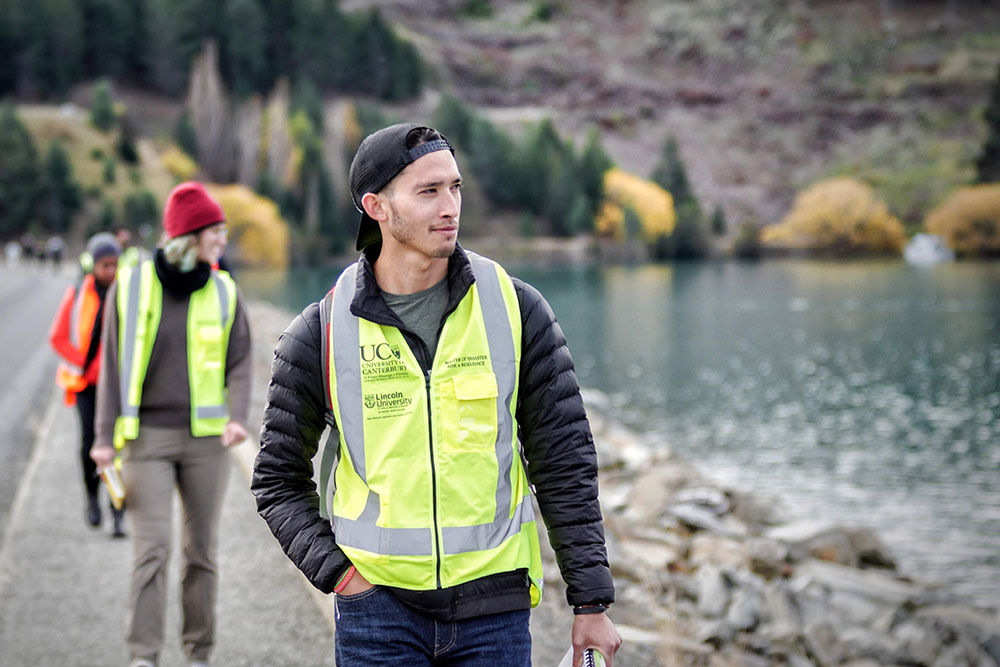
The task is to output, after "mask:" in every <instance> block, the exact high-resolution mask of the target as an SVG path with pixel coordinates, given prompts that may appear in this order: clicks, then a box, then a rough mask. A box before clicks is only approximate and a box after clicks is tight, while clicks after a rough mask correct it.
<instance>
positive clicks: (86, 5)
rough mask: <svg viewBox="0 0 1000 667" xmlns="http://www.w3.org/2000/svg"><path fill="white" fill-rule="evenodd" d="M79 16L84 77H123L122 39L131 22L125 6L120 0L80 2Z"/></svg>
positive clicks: (124, 68)
mask: <svg viewBox="0 0 1000 667" xmlns="http://www.w3.org/2000/svg"><path fill="white" fill-rule="evenodd" d="M135 4H136V5H139V4H142V3H138V2H137V3H135ZM80 15H81V21H82V26H83V27H82V34H83V45H82V49H83V50H82V66H83V74H84V76H87V77H89V78H97V77H100V76H113V77H118V76H121V75H123V74H124V73H125V70H126V64H125V48H126V46H125V39H126V38H127V36H128V34H129V30H130V28H131V19H132V17H131V16H130V14H129V8H128V6H126V5H124V4H123V3H122V0H81V1H80Z"/></svg>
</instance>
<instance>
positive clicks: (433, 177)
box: [380, 150, 462, 259]
mask: <svg viewBox="0 0 1000 667" xmlns="http://www.w3.org/2000/svg"><path fill="white" fill-rule="evenodd" d="M381 195H382V197H383V201H384V203H385V210H386V213H387V216H388V218H387V219H386V220H385V221H384V222H382V223H381V224H380V226H381V227H382V249H383V251H385V250H391V249H393V246H396V247H397V248H398V249H405V250H410V251H415V252H417V253H419V254H422V255H424V256H426V257H430V258H439V259H440V258H447V257H450V256H451V254H452V252H454V250H455V242H456V241H457V240H458V218H459V215H460V214H461V212H462V174H461V173H459V171H458V164H457V163H456V162H455V158H454V156H452V154H451V151H444V150H442V151H435V152H433V153H428V154H427V155H425V156H423V157H421V158H419V159H417V160H416V161H415V162H413V163H411V164H409V165H407V167H406V168H405V169H404V170H403V171H401V172H400V173H399V175H397V176H396V178H394V179H393V180H392V182H391V183H390V184H389V186H388V187H387V188H386V189H385V190H383V191H382V193H381Z"/></svg>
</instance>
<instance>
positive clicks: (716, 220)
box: [710, 205, 728, 236]
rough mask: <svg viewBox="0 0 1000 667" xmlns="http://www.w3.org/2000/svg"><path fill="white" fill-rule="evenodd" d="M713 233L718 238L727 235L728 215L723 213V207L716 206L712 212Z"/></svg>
mask: <svg viewBox="0 0 1000 667" xmlns="http://www.w3.org/2000/svg"><path fill="white" fill-rule="evenodd" d="M710 226H711V228H712V233H713V234H715V235H716V236H722V235H723V234H725V233H726V227H727V226H728V225H727V224H726V214H725V213H724V212H723V210H722V207H721V206H718V205H717V206H716V207H715V209H714V210H713V211H712V222H711V225H710Z"/></svg>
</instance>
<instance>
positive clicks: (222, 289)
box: [212, 271, 229, 331]
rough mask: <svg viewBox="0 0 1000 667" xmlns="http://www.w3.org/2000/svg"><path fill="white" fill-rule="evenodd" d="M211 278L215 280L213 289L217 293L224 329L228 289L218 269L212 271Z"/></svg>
mask: <svg viewBox="0 0 1000 667" xmlns="http://www.w3.org/2000/svg"><path fill="white" fill-rule="evenodd" d="M212 278H213V280H215V289H216V291H218V293H219V312H220V313H221V314H222V330H223V331H225V330H226V321H227V320H228V319H229V290H227V289H226V281H225V280H223V279H222V276H220V275H219V272H218V271H212Z"/></svg>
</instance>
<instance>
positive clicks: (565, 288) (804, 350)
mask: <svg viewBox="0 0 1000 667" xmlns="http://www.w3.org/2000/svg"><path fill="white" fill-rule="evenodd" d="M508 269H509V270H510V272H511V273H512V274H514V275H517V276H519V277H521V278H523V279H525V280H527V281H529V282H531V283H532V284H534V285H535V286H536V287H538V288H539V289H540V290H541V291H542V293H543V294H545V296H546V298H547V299H548V300H549V302H550V304H551V305H552V307H553V309H554V310H555V312H556V315H557V317H558V318H559V321H560V323H561V325H562V327H563V330H564V331H565V333H566V337H567V339H568V340H569V343H570V349H571V351H572V353H573V357H574V360H575V361H576V364H577V372H578V376H579V378H580V382H581V385H583V386H585V387H592V388H595V389H599V390H601V391H603V392H605V393H607V394H608V395H609V396H610V398H611V402H612V405H613V406H614V407H615V415H616V416H617V417H618V418H619V419H621V420H622V421H623V422H625V423H626V424H628V425H630V426H632V427H633V428H635V429H638V430H640V431H643V432H646V433H651V434H655V435H656V436H657V437H658V439H660V440H662V441H663V442H666V443H668V444H669V445H670V446H671V447H673V448H674V450H675V451H676V452H678V453H679V454H680V455H681V456H683V457H684V458H686V459H688V460H690V461H691V462H693V463H694V464H695V465H697V466H698V467H699V469H701V470H702V471H703V472H704V473H705V474H706V475H708V476H709V477H710V478H713V479H716V480H718V481H720V482H722V483H724V484H727V485H731V486H733V487H737V488H740V489H745V490H750V491H756V492H759V493H766V494H772V495H775V496H777V497H778V498H780V499H782V501H783V504H784V506H785V509H786V515H787V516H789V517H790V518H818V519H822V520H830V521H834V522H837V523H840V524H845V525H867V526H872V527H874V528H875V529H877V530H878V532H879V533H880V534H881V535H882V536H883V537H884V539H885V540H886V542H887V543H888V544H889V546H890V547H891V548H892V550H893V552H894V553H895V555H896V557H897V559H898V560H899V562H900V568H901V570H902V571H903V572H904V573H905V574H909V575H912V576H915V577H918V578H921V579H926V580H930V581H936V582H941V583H946V584H948V585H950V586H951V587H953V588H954V590H956V591H958V592H960V593H962V594H963V595H966V596H968V597H969V598H971V599H973V600H974V601H975V602H977V603H978V604H981V605H986V606H991V607H995V606H998V605H1000V263H956V264H947V265H939V266H935V267H929V268H915V267H910V266H908V265H906V264H904V263H903V262H895V261H892V262H889V261H880V262H852V263H832V262H822V261H810V260H801V261H800V260H783V261H771V262H763V263H759V264H740V263H707V264H681V265H672V266H671V265H643V266H636V267H592V266H591V267H579V268H571V267H560V266H549V267H539V266H517V265H514V266H508ZM336 273H337V271H336V270H333V269H326V270H309V271H296V272H292V273H291V274H289V275H288V276H285V277H280V276H274V275H268V274H260V273H254V272H249V271H248V272H242V273H240V274H239V276H238V277H239V280H240V283H241V285H242V287H243V289H244V290H245V292H246V293H247V295H248V296H251V297H257V298H263V299H267V300H269V301H272V302H274V303H276V304H279V305H282V306H285V307H287V308H289V309H290V310H298V309H301V308H302V307H303V306H305V305H306V304H307V303H308V302H309V301H313V300H316V299H318V298H320V297H321V296H322V294H323V293H325V292H326V290H327V289H328V288H329V286H330V284H331V283H332V281H333V280H334V279H335V277H336Z"/></svg>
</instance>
